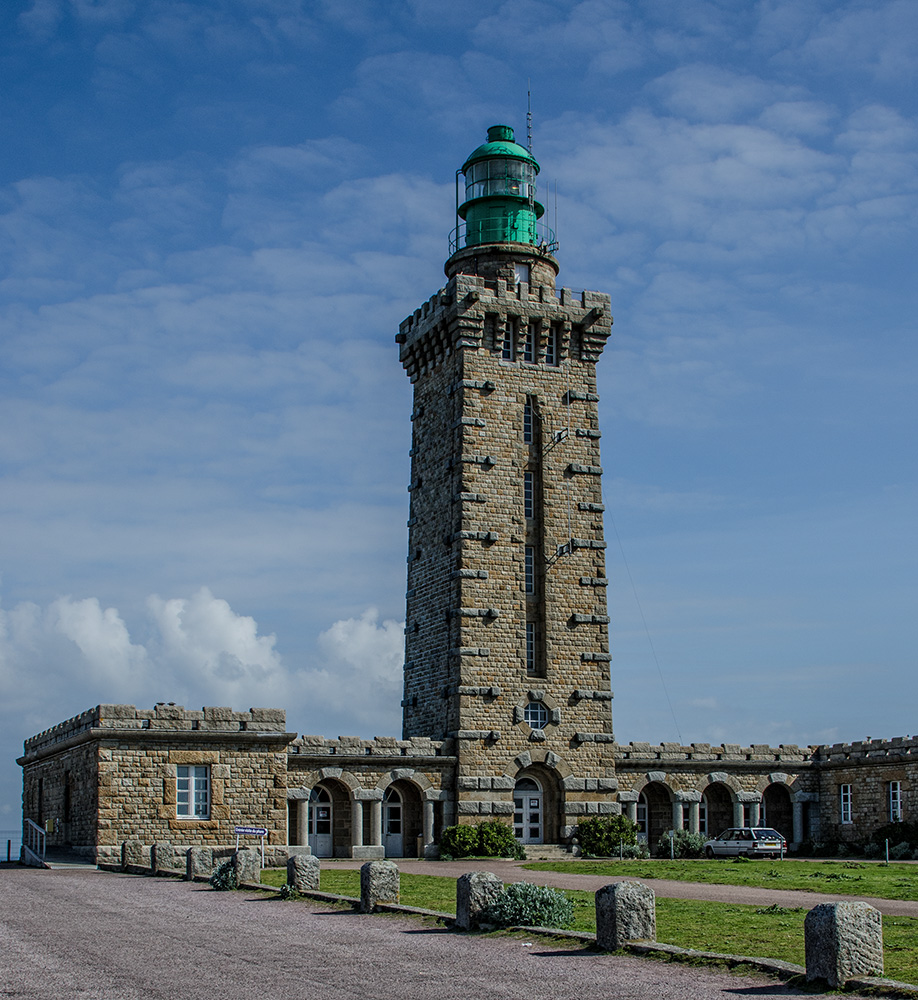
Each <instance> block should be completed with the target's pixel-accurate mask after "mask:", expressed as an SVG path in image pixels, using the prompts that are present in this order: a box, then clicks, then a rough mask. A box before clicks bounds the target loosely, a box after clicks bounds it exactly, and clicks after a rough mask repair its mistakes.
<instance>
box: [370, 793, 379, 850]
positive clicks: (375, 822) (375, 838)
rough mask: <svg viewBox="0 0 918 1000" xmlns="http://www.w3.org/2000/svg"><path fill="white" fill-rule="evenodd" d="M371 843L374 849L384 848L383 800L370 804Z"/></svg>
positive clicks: (375, 800) (376, 800)
mask: <svg viewBox="0 0 918 1000" xmlns="http://www.w3.org/2000/svg"><path fill="white" fill-rule="evenodd" d="M370 841H371V843H372V845H373V846H374V847H382V799H372V800H371V802H370Z"/></svg>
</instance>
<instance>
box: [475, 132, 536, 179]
mask: <svg viewBox="0 0 918 1000" xmlns="http://www.w3.org/2000/svg"><path fill="white" fill-rule="evenodd" d="M495 156H501V157H511V158H513V159H515V160H525V161H526V162H527V163H529V164H531V165H532V166H533V168H534V169H535V172H536V173H538V172H539V164H538V163H537V162H536V160H535V157H534V156H533V155H532V153H530V152H529V150H528V149H526V147H525V146H521V145H520V144H519V143H518V142H515V141H514V138H513V129H512V128H511V127H510V126H509V125H492V126H491V127H490V128H489V129H488V141H487V142H486V143H483V144H482V145H481V146H479V147H478V149H476V150H475V151H474V152H473V153H472V154H471V155H470V156H469V158H468V159H467V160H466V161H465V163H463V164H462V172H463V173H465V172H466V171H467V170H468V168H469V167H470V166H471V165H472V164H473V163H477V162H478V161H479V160H489V159H492V158H493V157H495Z"/></svg>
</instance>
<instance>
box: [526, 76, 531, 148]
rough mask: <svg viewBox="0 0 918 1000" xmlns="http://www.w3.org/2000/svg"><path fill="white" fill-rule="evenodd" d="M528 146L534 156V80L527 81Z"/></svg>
mask: <svg viewBox="0 0 918 1000" xmlns="http://www.w3.org/2000/svg"><path fill="white" fill-rule="evenodd" d="M526 144H527V146H528V147H529V155H530V156H532V78H531V77H530V78H529V79H527V80H526Z"/></svg>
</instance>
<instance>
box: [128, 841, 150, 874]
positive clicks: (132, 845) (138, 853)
mask: <svg viewBox="0 0 918 1000" xmlns="http://www.w3.org/2000/svg"><path fill="white" fill-rule="evenodd" d="M121 867H122V869H123V870H124V871H126V872H128V871H136V870H137V869H138V868H149V867H150V851H149V849H148V848H146V847H144V846H143V844H142V843H141V842H140V841H139V840H125V841H124V843H123V844H122V845H121Z"/></svg>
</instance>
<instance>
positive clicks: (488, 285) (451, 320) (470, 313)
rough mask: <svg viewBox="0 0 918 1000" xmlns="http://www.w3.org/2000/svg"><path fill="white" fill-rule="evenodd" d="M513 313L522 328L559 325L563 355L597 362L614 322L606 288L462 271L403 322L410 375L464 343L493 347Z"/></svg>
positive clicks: (403, 353)
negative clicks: (558, 286)
mask: <svg viewBox="0 0 918 1000" xmlns="http://www.w3.org/2000/svg"><path fill="white" fill-rule="evenodd" d="M507 317H512V319H513V321H514V322H516V323H517V324H518V325H519V326H520V327H521V328H526V327H528V325H529V324H531V323H536V324H539V325H540V326H542V327H544V328H546V329H548V328H550V327H552V326H554V327H555V328H556V329H557V331H558V350H559V352H560V357H561V358H564V357H573V358H575V359H576V360H578V361H585V362H590V363H593V364H595V363H596V362H597V361H598V360H599V356H600V354H602V351H603V348H604V347H605V344H606V341H607V340H608V339H609V332H610V328H611V326H612V310H611V300H610V297H609V296H608V295H607V294H605V293H603V292H593V291H583V292H580V293H579V294H578V293H575V292H573V291H571V289H569V288H561V289H558V290H556V289H555V288H554V286H553V284H539V285H536V284H532V285H530V284H528V283H526V282H521V283H516V282H514V281H513V280H509V281H508V280H506V279H504V278H496V279H493V280H491V279H488V278H485V277H482V276H481V275H477V274H463V273H458V274H455V275H453V277H452V278H451V279H450V281H449V282H448V284H447V285H446V287H445V288H441V289H440V290H439V291H438V292H437V293H436V294H435V295H432V296H431V297H430V298H429V299H428V300H427V301H426V302H425V303H424V304H423V305H422V306H420V307H419V308H418V309H416V310H415V311H414V312H413V313H412V315H411V316H409V317H407V319H405V320H404V321H403V322H402V323H401V324H400V326H399V332H398V334H397V336H396V338H395V339H396V341H397V343H399V344H400V345H401V351H400V359H401V362H402V364H403V366H404V367H405V370H406V372H407V373H408V377H409V378H410V379H411V381H412V382H415V381H416V380H417V379H418V378H419V377H420V376H421V375H424V374H426V373H427V372H429V371H431V370H432V369H433V368H435V367H436V366H437V365H439V364H441V363H442V362H443V361H444V360H445V359H446V358H447V357H448V356H449V355H451V354H452V353H453V351H455V350H458V349H460V348H489V349H492V350H493V349H494V347H495V339H496V338H499V337H502V336H503V333H502V323H503V322H505V321H506V318H507ZM498 320H499V322H498Z"/></svg>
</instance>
